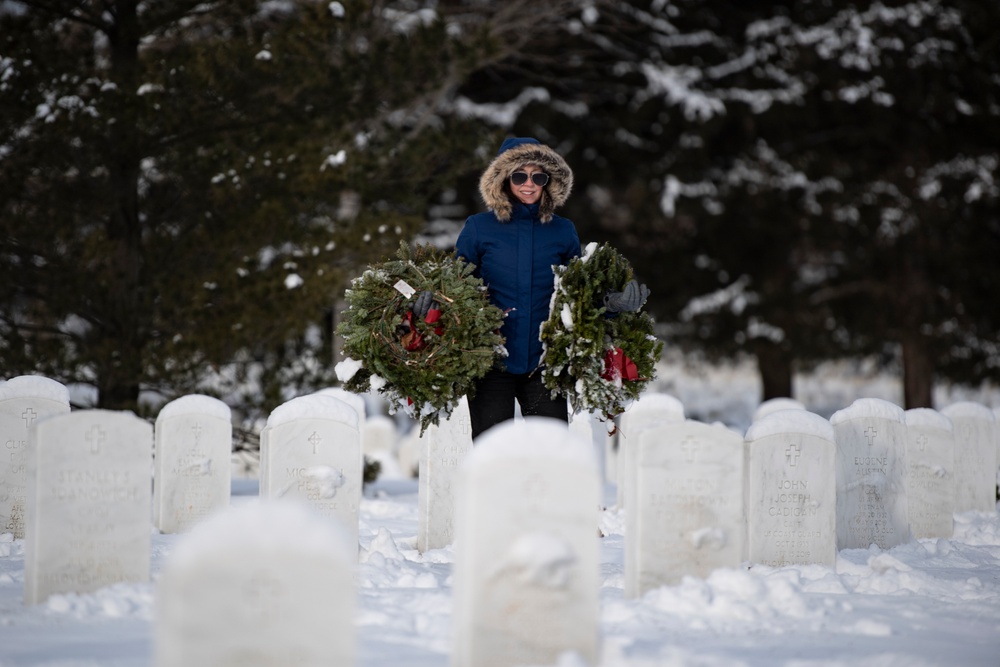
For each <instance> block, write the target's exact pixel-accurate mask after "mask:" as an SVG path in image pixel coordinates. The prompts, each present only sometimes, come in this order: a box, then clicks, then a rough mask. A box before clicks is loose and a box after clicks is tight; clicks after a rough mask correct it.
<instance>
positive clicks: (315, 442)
mask: <svg viewBox="0 0 1000 667" xmlns="http://www.w3.org/2000/svg"><path fill="white" fill-rule="evenodd" d="M321 442H323V438H321V437H320V435H319V433H317V432H316V431H313V433H312V435H310V436H309V443H310V444H311V445H312V446H313V454H317V453H319V452H318V450H317V448H318V447H319V443H321Z"/></svg>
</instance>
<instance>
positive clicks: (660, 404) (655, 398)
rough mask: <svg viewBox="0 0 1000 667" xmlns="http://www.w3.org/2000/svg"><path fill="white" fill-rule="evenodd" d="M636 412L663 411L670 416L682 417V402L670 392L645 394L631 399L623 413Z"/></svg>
mask: <svg viewBox="0 0 1000 667" xmlns="http://www.w3.org/2000/svg"><path fill="white" fill-rule="evenodd" d="M638 412H663V413H665V414H669V415H670V416H676V417H678V418H680V419H684V404H683V403H681V402H680V401H679V400H678V399H676V398H674V397H673V396H671V395H670V394H660V393H654V394H645V395H643V396H642V397H640V398H639V399H637V400H635V401H632V404H631V405H630V406H629V408H628V410H626V412H625V414H635V413H638Z"/></svg>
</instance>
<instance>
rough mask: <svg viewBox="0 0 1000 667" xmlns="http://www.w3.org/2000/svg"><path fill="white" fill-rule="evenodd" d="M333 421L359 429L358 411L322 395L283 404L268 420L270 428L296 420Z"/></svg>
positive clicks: (338, 400) (304, 397)
mask: <svg viewBox="0 0 1000 667" xmlns="http://www.w3.org/2000/svg"><path fill="white" fill-rule="evenodd" d="M308 418H312V419H331V420H333V421H339V422H343V423H345V424H347V425H348V426H353V427H354V428H358V411H357V409H356V408H355V407H353V406H351V405H349V404H348V403H346V402H344V401H342V400H340V399H339V398H334V397H333V396H325V395H320V394H310V395H309V396H299V397H298V398H293V399H292V400H290V401H288V402H287V403H283V404H282V405H279V406H278V407H276V408H275V409H274V411H273V412H271V415H270V416H269V417H268V418H267V425H268V426H272V427H273V426H280V425H281V424H286V423H288V422H291V421H294V420H296V419H308Z"/></svg>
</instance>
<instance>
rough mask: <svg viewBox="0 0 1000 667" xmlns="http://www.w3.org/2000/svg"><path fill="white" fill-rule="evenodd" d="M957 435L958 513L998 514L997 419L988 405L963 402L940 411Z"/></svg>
mask: <svg viewBox="0 0 1000 667" xmlns="http://www.w3.org/2000/svg"><path fill="white" fill-rule="evenodd" d="M941 414H943V415H944V416H945V417H948V419H950V420H951V423H952V426H953V431H952V432H953V433H954V435H955V511H956V512H967V511H969V510H976V511H979V512H996V507H997V497H996V489H997V484H996V483H997V475H996V470H997V447H996V437H997V436H996V428H997V426H996V419H995V418H994V416H993V411H992V410H990V409H989V408H987V407H986V406H985V405H981V404H979V403H973V402H971V401H962V402H959V403H953V404H952V405H949V406H947V407H946V408H943V409H942V410H941Z"/></svg>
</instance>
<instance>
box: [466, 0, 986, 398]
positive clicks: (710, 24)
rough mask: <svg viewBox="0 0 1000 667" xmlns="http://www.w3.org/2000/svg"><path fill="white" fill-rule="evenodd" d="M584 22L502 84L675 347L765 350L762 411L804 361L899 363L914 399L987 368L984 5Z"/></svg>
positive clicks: (650, 9) (606, 13) (687, 7)
mask: <svg viewBox="0 0 1000 667" xmlns="http://www.w3.org/2000/svg"><path fill="white" fill-rule="evenodd" d="M594 8H595V9H594V11H595V14H594V15H593V16H591V20H590V22H589V23H587V25H586V26H585V27H583V29H581V30H578V31H576V32H575V33H572V34H570V33H567V34H564V35H562V36H561V39H562V41H561V42H560V43H559V44H558V45H548V46H547V48H545V49H543V50H545V51H546V52H550V53H560V54H564V55H563V57H562V58H561V59H560V61H559V62H558V63H552V65H551V67H550V68H546V69H545V70H544V71H542V72H537V71H535V70H531V69H529V68H528V67H527V66H526V60H525V59H518V58H516V57H513V58H511V59H510V60H508V61H504V62H502V63H498V64H496V65H493V66H491V68H490V70H489V74H490V75H491V76H492V78H494V79H500V80H501V81H503V82H504V83H505V87H504V91H503V93H502V94H503V96H505V99H508V100H516V99H525V93H524V91H534V92H533V93H532V96H531V98H530V99H531V100H532V102H531V103H529V104H526V105H524V107H523V109H522V110H521V112H520V114H519V115H517V117H516V120H514V121H513V124H512V127H513V132H515V133H517V134H521V133H529V134H531V133H537V134H540V135H542V136H543V137H544V136H545V128H548V129H549V131H550V132H551V136H553V137H555V138H558V140H559V141H560V142H561V145H560V148H561V149H563V150H565V151H567V156H568V159H569V160H570V162H571V164H573V165H574V170H575V171H576V174H577V188H576V189H577V194H576V195H575V196H574V197H573V198H571V200H570V203H569V206H568V207H567V214H568V215H569V216H570V217H571V218H573V219H574V220H575V221H576V222H577V225H578V227H579V228H580V230H581V235H582V236H583V237H585V238H588V239H590V238H597V239H599V240H605V241H608V242H610V243H612V244H614V245H615V246H616V247H618V248H619V249H621V251H622V252H623V253H624V254H625V255H626V256H628V257H629V258H630V260H631V261H632V263H633V266H634V267H635V269H636V273H637V275H638V276H639V277H640V278H641V279H642V280H645V281H646V282H648V283H649V284H650V285H651V286H652V287H653V294H652V296H651V299H650V308H651V309H652V310H653V311H654V312H656V313H657V315H658V316H659V319H660V320H661V322H665V323H666V326H665V327H664V331H665V333H666V334H667V335H668V337H669V341H670V343H673V344H674V345H681V346H683V347H685V348H686V349H688V350H692V351H694V350H697V351H700V352H702V353H704V354H706V355H707V356H709V357H710V358H714V359H720V358H732V357H736V356H739V355H741V354H745V353H747V352H749V353H751V354H753V355H754V356H755V357H756V358H757V361H758V365H759V366H760V369H761V374H762V377H763V379H764V383H763V384H764V396H763V398H771V397H774V396H779V395H788V394H790V393H791V388H792V387H791V378H792V371H793V370H794V369H795V368H796V367H805V366H807V365H809V364H811V363H815V362H818V361H822V360H825V359H832V358H837V357H841V356H846V355H850V356H855V355H879V356H881V357H883V358H888V359H893V358H897V357H900V352H899V351H900V350H902V353H901V359H902V364H903V370H904V375H905V387H906V390H905V394H906V395H905V401H906V404H907V406H910V407H912V406H917V405H927V404H929V400H930V392H931V387H932V382H933V373H938V374H940V375H941V376H943V377H947V378H951V379H955V380H960V381H964V382H970V381H971V382H975V381H980V380H982V379H985V378H995V377H996V368H997V366H998V364H1000V361H998V358H997V350H996V348H995V345H993V344H992V343H990V341H992V340H995V339H996V337H997V332H998V328H1000V326H998V325H1000V322H998V321H997V315H996V314H995V313H996V309H993V308H990V307H988V305H987V304H986V303H985V301H984V300H983V295H986V294H989V293H991V291H993V290H995V289H996V286H997V285H1000V274H998V273H997V271H998V269H997V268H995V267H996V266H998V265H997V264H996V262H991V261H988V260H986V258H987V257H989V256H991V255H992V256H995V254H996V251H997V249H998V248H997V242H998V239H997V233H996V230H997V213H996V209H997V197H996V189H995V187H994V186H993V183H994V181H995V175H996V165H997V161H998V154H997V151H996V148H995V147H996V146H997V145H1000V142H998V141H996V134H997V123H996V122H995V121H996V116H997V113H998V109H1000V101H998V100H997V92H998V85H1000V82H998V81H997V79H996V75H995V72H996V71H998V70H997V62H996V59H997V53H998V50H997V48H996V42H995V39H994V38H993V37H992V36H991V33H990V31H989V29H988V28H985V27H984V26H991V25H993V24H994V23H995V22H996V19H997V18H998V17H997V15H996V13H997V9H996V7H995V6H992V5H991V6H983V5H982V4H981V3H973V2H965V1H963V0H946V1H936V2H920V3H916V2H894V3H889V4H888V5H887V4H885V3H861V4H860V5H858V4H855V5H850V6H842V5H838V4H836V3H827V2H818V1H817V2H809V1H806V2H796V3H788V2H768V3H754V4H752V5H747V4H745V3H730V2H719V1H716V2H696V1H693V0H692V1H690V2H688V1H679V2H665V1H663V0H652V1H649V0H613V1H612V0H609V1H608V2H604V3H596V4H595V5H594ZM570 32H572V31H570ZM582 63H586V67H583V66H582V65H581V64H582ZM483 78H485V75H484V74H483V73H479V74H477V75H475V76H474V77H473V78H472V79H471V80H470V81H472V82H476V81H478V80H481V79H483ZM541 86H544V87H545V88H544V92H541V89H540V88H539V87H541ZM476 93H479V94H482V93H481V92H480V91H478V90H477V91H470V92H469V94H470V95H475V94H476ZM490 93H491V94H492V95H497V93H496V90H495V88H494V89H492V90H491V91H490ZM477 99H482V100H483V101H493V100H492V99H491V98H489V97H481V98H477ZM949 237H950V238H949Z"/></svg>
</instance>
